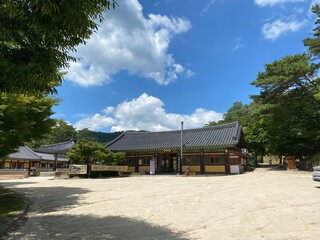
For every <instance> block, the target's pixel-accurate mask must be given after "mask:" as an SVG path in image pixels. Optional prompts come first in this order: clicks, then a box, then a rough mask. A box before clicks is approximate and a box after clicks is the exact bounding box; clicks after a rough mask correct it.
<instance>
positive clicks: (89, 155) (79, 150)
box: [67, 141, 125, 165]
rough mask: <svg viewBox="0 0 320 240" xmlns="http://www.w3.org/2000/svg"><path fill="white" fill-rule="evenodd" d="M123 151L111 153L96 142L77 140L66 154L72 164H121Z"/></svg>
mask: <svg viewBox="0 0 320 240" xmlns="http://www.w3.org/2000/svg"><path fill="white" fill-rule="evenodd" d="M124 155H125V154H124V153H113V152H111V151H109V150H107V149H106V147H105V146H104V145H103V144H101V143H98V142H92V141H89V142H78V143H77V144H76V145H75V146H74V147H73V148H72V149H71V150H70V151H69V152H68V153H67V156H68V158H69V159H70V161H71V163H73V164H105V165H107V164H111V165H121V164H123V162H124Z"/></svg>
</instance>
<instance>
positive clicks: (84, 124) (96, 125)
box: [74, 113, 115, 131]
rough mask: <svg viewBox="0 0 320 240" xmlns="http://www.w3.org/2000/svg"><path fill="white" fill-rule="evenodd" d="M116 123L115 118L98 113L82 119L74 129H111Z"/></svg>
mask: <svg viewBox="0 0 320 240" xmlns="http://www.w3.org/2000/svg"><path fill="white" fill-rule="evenodd" d="M114 123H115V120H114V119H113V118H111V117H108V116H104V115H100V114H99V113H97V114H95V115H93V116H92V117H87V118H84V119H81V120H80V121H78V122H77V123H76V124H75V125H74V127H75V128H76V129H83V128H89V129H90V130H93V131H95V130H99V129H102V128H105V127H109V126H111V125H112V124H114Z"/></svg>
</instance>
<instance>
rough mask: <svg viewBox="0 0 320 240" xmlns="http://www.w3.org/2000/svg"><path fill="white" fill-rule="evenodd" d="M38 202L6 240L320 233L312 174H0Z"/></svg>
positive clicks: (319, 202) (319, 192) (319, 200)
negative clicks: (95, 176)
mask: <svg viewBox="0 0 320 240" xmlns="http://www.w3.org/2000/svg"><path fill="white" fill-rule="evenodd" d="M0 185H2V186H6V187H8V188H10V189H13V190H15V191H18V192H21V193H24V194H26V196H27V197H28V198H30V200H31V206H30V211H29V213H28V215H27V221H26V222H25V223H24V224H23V225H22V226H20V227H19V228H17V229H16V230H14V232H11V233H9V235H8V236H6V238H7V239H41V240H45V239H290V240H292V239H320V183H317V182H314V181H312V178H311V173H305V172H302V173H301V172H291V171H290V172H289V171H276V170H267V169H257V170H255V171H254V172H249V173H246V174H242V175H234V176H207V177H203V176H199V177H181V176H138V177H127V178H113V179H112V178H110V179H72V180H55V179H52V178H43V177H42V178H41V177H33V178H32V177H31V178H28V179H21V180H0Z"/></svg>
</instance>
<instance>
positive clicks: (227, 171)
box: [224, 149, 230, 174]
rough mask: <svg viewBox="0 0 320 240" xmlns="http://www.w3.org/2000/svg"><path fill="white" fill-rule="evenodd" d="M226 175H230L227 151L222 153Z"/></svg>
mask: <svg viewBox="0 0 320 240" xmlns="http://www.w3.org/2000/svg"><path fill="white" fill-rule="evenodd" d="M224 154H225V155H224V156H225V168H226V174H230V157H229V156H230V153H229V151H228V149H226V150H225V151H224Z"/></svg>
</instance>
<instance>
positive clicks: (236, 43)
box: [231, 36, 244, 52]
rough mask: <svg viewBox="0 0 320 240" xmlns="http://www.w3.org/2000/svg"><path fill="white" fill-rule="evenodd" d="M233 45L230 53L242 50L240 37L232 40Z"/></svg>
mask: <svg viewBox="0 0 320 240" xmlns="http://www.w3.org/2000/svg"><path fill="white" fill-rule="evenodd" d="M233 44H234V46H233V47H232V48H231V52H235V51H237V50H239V49H240V48H243V46H244V45H243V43H242V36H240V37H236V38H235V39H234V40H233Z"/></svg>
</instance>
